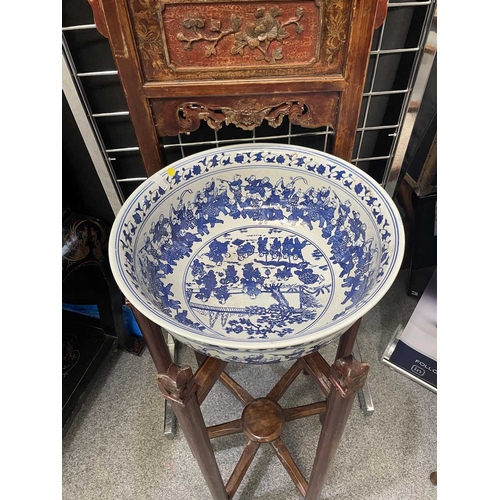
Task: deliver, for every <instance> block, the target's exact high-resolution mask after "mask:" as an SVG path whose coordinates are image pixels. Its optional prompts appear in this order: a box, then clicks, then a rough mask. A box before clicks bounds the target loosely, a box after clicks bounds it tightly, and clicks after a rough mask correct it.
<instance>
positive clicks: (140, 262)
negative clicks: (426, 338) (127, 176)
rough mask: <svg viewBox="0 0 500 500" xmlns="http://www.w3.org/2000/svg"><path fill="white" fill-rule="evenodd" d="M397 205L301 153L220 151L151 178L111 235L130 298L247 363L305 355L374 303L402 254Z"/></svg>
mask: <svg viewBox="0 0 500 500" xmlns="http://www.w3.org/2000/svg"><path fill="white" fill-rule="evenodd" d="M401 228H402V224H401V219H400V217H399V214H398V213H397V209H396V208H395V206H394V204H393V202H392V200H390V198H389V197H388V196H387V195H386V194H385V192H384V191H383V189H382V188H381V187H380V185H378V184H377V183H376V182H375V181H374V180H373V179H371V178H370V177H369V176H367V175H366V174H365V173H363V172H362V171H361V170H359V169H357V168H356V167H354V166H352V165H350V164H349V163H347V162H345V161H343V160H340V159H339V158H336V157H334V156H332V155H328V154H326V153H320V152H318V151H315V150H311V149H308V148H301V147H297V146H285V145H271V144H252V145H240V146H232V147H226V148H217V149H213V150H209V151H205V152H203V153H199V154H196V155H193V156H191V157H189V158H185V159H183V160H180V161H178V162H176V163H175V164H173V165H171V166H170V167H169V168H165V169H164V170H162V171H161V172H159V173H158V174H156V175H155V176H153V177H151V178H150V179H148V180H147V181H145V182H144V183H143V184H142V185H141V186H140V187H139V188H138V189H137V190H136V191H135V192H134V193H133V194H132V195H131V196H130V198H129V199H128V200H127V202H126V203H125V205H124V206H123V207H122V209H121V211H120V213H119V214H118V216H117V218H116V221H115V224H114V226H113V232H112V239H111V243H112V245H111V248H110V257H111V262H112V268H113V272H114V275H115V277H116V279H117V281H118V284H119V285H120V287H121V288H122V291H123V292H124V294H125V295H126V296H127V297H128V298H129V300H130V301H131V302H132V303H133V304H134V305H135V306H136V307H138V308H139V310H141V311H142V312H143V313H144V314H146V316H148V317H149V318H150V319H152V320H153V321H155V322H157V323H158V324H160V325H161V326H163V327H164V328H165V329H167V330H168V331H169V332H170V333H172V335H174V336H175V337H177V338H178V339H179V340H180V341H182V342H185V343H186V344H188V345H190V346H191V347H193V348H194V349H197V350H199V351H200V352H203V353H204V354H208V355H211V356H215V357H219V358H221V359H226V360H229V361H241V362H247V363H264V362H279V361H283V360H287V359H293V358H295V357H300V356H303V355H305V354H308V353H309V352H313V351H314V350H317V349H319V348H320V347H322V346H323V345H326V344H327V343H329V342H331V341H332V340H334V339H335V338H337V337H338V336H339V335H340V334H341V333H343V331H345V330H346V329H347V328H348V327H349V326H350V325H351V324H352V323H354V321H356V319H358V318H359V317H360V316H361V315H363V314H365V313H366V312H367V311H368V310H369V309H370V308H371V307H373V305H375V303H376V302H377V301H378V300H380V298H381V297H382V296H383V294H384V293H385V292H386V291H387V289H388V287H389V286H390V285H391V284H392V281H393V280H394V278H395V276H396V273H397V272H398V270H399V266H400V263H401V259H402V253H403V237H402V230H401Z"/></svg>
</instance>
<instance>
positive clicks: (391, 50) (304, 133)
mask: <svg viewBox="0 0 500 500" xmlns="http://www.w3.org/2000/svg"><path fill="white" fill-rule="evenodd" d="M435 4H436V1H435V0H422V1H416V2H406V1H397V0H392V1H390V2H389V5H388V7H389V8H388V14H387V18H386V20H385V22H384V24H383V25H382V26H381V27H380V28H379V29H378V30H376V32H375V33H374V37H373V43H372V50H371V52H370V60H369V65H368V71H367V78H366V84H365V89H364V93H363V102H362V106H361V112H360V117H359V122H358V128H357V133H356V142H355V145H354V150H353V158H352V160H351V161H352V163H353V164H355V165H357V166H358V167H360V168H361V169H362V170H364V171H365V172H367V173H368V174H369V175H371V176H372V177H373V178H374V179H375V180H377V181H378V182H380V183H382V184H383V185H384V183H385V180H386V179H387V178H388V177H389V172H390V170H391V166H392V163H393V160H394V152H395V148H396V145H397V142H398V138H399V135H400V131H401V127H402V121H403V118H404V116H405V113H406V110H407V108H408V104H409V96H410V94H411V91H412V86H413V84H414V81H415V77H416V73H417V69H418V64H419V61H420V59H421V57H422V54H423V51H424V44H425V39H426V35H427V32H428V30H429V26H430V22H431V20H432V16H433V13H434V9H435ZM66 6H67V9H66V11H63V23H65V21H67V26H65V27H63V30H62V31H63V46H64V48H65V52H66V57H67V58H68V60H69V62H70V64H69V66H70V67H71V68H72V70H73V72H74V74H73V78H74V80H75V82H76V86H77V87H78V88H79V89H80V90H81V94H82V99H83V100H84V101H85V102H86V106H87V108H88V109H89V110H90V112H89V113H90V120H89V121H90V122H91V124H92V126H93V127H94V131H95V134H96V136H97V137H98V138H99V143H100V144H102V145H103V154H104V155H105V156H106V157H107V158H108V159H109V164H110V165H111V170H112V174H113V175H114V177H115V179H116V181H117V183H118V185H119V189H120V190H121V193H120V194H121V196H123V197H127V196H128V195H129V194H130V193H131V192H132V191H133V190H134V189H135V188H136V187H137V186H138V184H139V183H140V182H142V181H143V180H145V179H146V177H145V175H144V167H143V165H142V160H141V157H140V153H139V147H138V145H137V141H136V139H135V134H134V132H133V126H132V123H131V120H130V117H129V112H128V111H126V109H127V105H126V101H125V97H124V95H123V90H122V89H121V85H120V82H119V79H118V72H117V71H116V68H115V67H114V63H113V58H112V56H111V51H110V49H109V46H108V42H107V40H106V39H105V38H103V37H102V36H101V35H100V34H99V33H98V32H97V30H96V27H95V24H91V23H89V22H88V21H89V19H92V13H91V9H90V6H88V4H86V2H85V3H84V4H82V3H81V0H68V2H66ZM333 133H334V132H333V130H332V129H331V128H330V127H321V128H318V129H314V130H311V129H305V128H302V127H299V126H295V125H292V124H291V123H290V122H289V121H288V120H287V119H285V120H284V121H283V124H282V125H281V126H280V127H278V128H277V129H273V128H271V127H269V126H268V125H262V126H261V127H259V128H258V129H256V130H254V131H253V132H250V131H243V130H240V129H237V128H235V127H234V126H229V127H223V128H222V129H221V130H220V131H218V132H217V131H214V130H212V129H210V128H209V127H208V125H207V124H206V123H205V122H202V125H201V126H200V129H199V130H197V131H196V132H193V133H191V134H190V135H178V136H177V137H165V138H162V139H161V141H162V146H163V152H164V163H165V165H168V164H170V163H172V162H173V161H175V160H177V159H180V158H183V157H185V156H186V155H190V154H193V153H195V152H198V151H202V150H205V149H209V148H212V147H217V146H222V145H225V144H235V143H243V142H277V143H285V144H295V145H303V146H308V147H312V148H314V149H318V150H322V151H327V150H329V148H330V145H331V140H332V137H333Z"/></svg>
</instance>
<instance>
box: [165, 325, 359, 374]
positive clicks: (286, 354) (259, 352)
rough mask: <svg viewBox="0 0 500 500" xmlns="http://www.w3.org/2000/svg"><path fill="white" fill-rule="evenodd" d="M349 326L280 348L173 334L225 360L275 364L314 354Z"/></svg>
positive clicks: (182, 341) (208, 353) (207, 353)
mask: <svg viewBox="0 0 500 500" xmlns="http://www.w3.org/2000/svg"><path fill="white" fill-rule="evenodd" d="M348 328H349V327H346V328H343V329H342V330H339V331H335V332H332V333H331V334H329V335H327V336H326V337H324V338H323V339H322V340H321V342H318V341H314V342H306V341H304V343H302V344H299V345H296V346H294V347H278V348H265V349H244V350H242V349H237V348H225V347H221V346H219V345H215V344H209V343H202V342H194V341H192V340H186V339H185V338H183V337H181V336H179V335H173V336H174V337H175V338H176V339H177V340H178V341H179V342H181V343H183V344H185V345H187V346H188V347H191V349H193V350H195V351H198V352H200V353H201V354H204V355H205V356H210V357H213V358H218V359H221V360H223V361H227V362H231V363H246V364H254V365H257V364H258V365H261V364H273V363H281V362H284V361H291V360H294V359H297V358H301V357H303V356H306V355H307V354H312V353H313V352H316V351H318V350H319V349H322V348H323V347H326V346H327V345H328V344H330V343H331V342H334V341H335V340H336V339H338V338H339V337H340V336H341V335H342V334H343V333H344V332H345V331H347V330H348Z"/></svg>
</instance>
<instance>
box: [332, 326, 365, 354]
mask: <svg viewBox="0 0 500 500" xmlns="http://www.w3.org/2000/svg"><path fill="white" fill-rule="evenodd" d="M361 319H362V318H359V319H358V321H356V323H354V324H353V325H352V326H351V328H349V330H347V331H346V332H344V333H343V334H342V337H340V340H339V346H338V347H337V354H336V355H335V361H336V360H337V359H340V358H345V357H346V356H349V355H350V354H352V353H353V350H354V343H355V342H356V337H357V335H358V331H359V327H360V325H361Z"/></svg>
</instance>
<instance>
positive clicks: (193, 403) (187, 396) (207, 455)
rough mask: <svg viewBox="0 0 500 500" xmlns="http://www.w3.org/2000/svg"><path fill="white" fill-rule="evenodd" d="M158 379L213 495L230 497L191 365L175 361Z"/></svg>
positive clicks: (221, 498) (220, 499)
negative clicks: (220, 469)
mask: <svg viewBox="0 0 500 500" xmlns="http://www.w3.org/2000/svg"><path fill="white" fill-rule="evenodd" d="M211 359H214V358H211ZM197 373H199V372H197ZM157 382H158V387H159V389H160V391H161V393H162V394H163V396H164V397H165V398H166V399H168V400H169V401H170V402H171V403H172V408H173V410H174V412H175V415H176V417H177V419H178V421H179V424H180V426H181V429H182V432H183V433H184V437H185V438H186V441H187V442H188V444H189V447H190V448H191V452H192V453H193V455H194V457H195V458H196V461H197V462H198V466H199V467H200V470H201V472H202V474H203V477H204V478H205V481H206V483H207V486H208V489H209V490H210V493H211V494H212V497H213V499H214V500H227V499H228V498H229V496H228V494H227V492H226V488H225V486H224V481H223V480H222V476H221V474H220V471H219V467H218V465H217V461H216V460H215V454H214V450H213V448H212V445H211V444H210V438H209V436H208V431H207V427H206V425H205V421H204V420H203V415H202V414H201V410H200V404H199V402H198V398H197V397H196V390H197V387H198V386H197V384H196V382H195V378H194V376H193V372H192V371H191V368H190V367H189V366H183V367H179V366H177V365H174V364H172V365H171V367H170V368H169V369H168V370H167V372H166V373H159V374H158V375H157Z"/></svg>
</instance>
